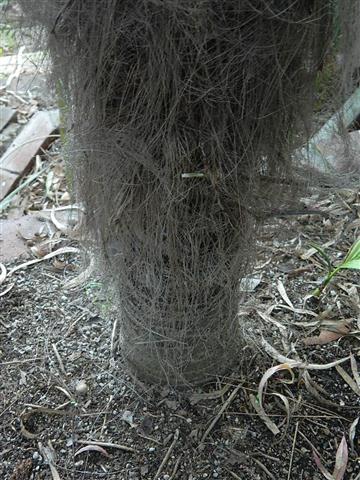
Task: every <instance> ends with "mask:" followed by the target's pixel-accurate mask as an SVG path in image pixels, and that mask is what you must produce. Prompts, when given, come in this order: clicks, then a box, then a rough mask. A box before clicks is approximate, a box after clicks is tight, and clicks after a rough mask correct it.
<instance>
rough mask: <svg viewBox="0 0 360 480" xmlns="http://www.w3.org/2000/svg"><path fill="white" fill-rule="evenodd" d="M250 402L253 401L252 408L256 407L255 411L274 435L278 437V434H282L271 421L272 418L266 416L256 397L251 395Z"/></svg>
mask: <svg viewBox="0 0 360 480" xmlns="http://www.w3.org/2000/svg"><path fill="white" fill-rule="evenodd" d="M250 401H251V404H252V406H253V407H254V410H255V411H256V413H257V414H258V415H259V417H260V418H261V420H262V421H263V422H264V423H265V425H266V426H267V427H268V429H269V430H270V431H271V432H272V433H273V434H274V435H277V434H278V433H280V430H279V429H278V427H277V426H276V425H275V423H274V422H273V421H272V420H271V419H270V417H269V416H268V415H267V414H266V412H265V410H264V408H263V407H262V406H261V405H260V403H259V402H258V401H257V399H256V397H255V396H254V395H253V394H251V395H250Z"/></svg>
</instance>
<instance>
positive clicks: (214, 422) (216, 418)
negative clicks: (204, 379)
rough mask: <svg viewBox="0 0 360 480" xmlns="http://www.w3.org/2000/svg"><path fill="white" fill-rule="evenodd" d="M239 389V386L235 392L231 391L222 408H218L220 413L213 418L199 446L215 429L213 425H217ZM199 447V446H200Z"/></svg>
mask: <svg viewBox="0 0 360 480" xmlns="http://www.w3.org/2000/svg"><path fill="white" fill-rule="evenodd" d="M240 388H241V385H238V386H237V387H236V388H235V390H233V392H232V393H231V395H230V396H229V398H228V399H227V400H226V402H225V403H224V404H223V406H222V407H221V408H220V411H219V413H218V414H217V415H216V417H215V418H214V420H213V421H212V422H211V423H210V425H209V427H208V428H207V430H206V432H205V433H204V435H203V436H202V439H201V441H200V445H202V444H203V443H204V441H205V439H206V438H207V436H208V435H209V433H210V432H211V430H212V429H213V428H214V427H215V425H216V424H217V422H218V421H219V419H220V417H221V415H222V414H223V413H224V411H225V410H226V409H227V408H228V406H229V405H230V403H231V402H232V401H233V400H234V398H235V396H236V394H237V392H238V391H239V390H240ZM200 445H199V446H200Z"/></svg>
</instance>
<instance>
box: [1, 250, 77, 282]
mask: <svg viewBox="0 0 360 480" xmlns="http://www.w3.org/2000/svg"><path fill="white" fill-rule="evenodd" d="M79 251H80V250H79V249H78V248H75V247H63V248H59V249H58V250H56V251H55V252H51V253H49V254H48V255H45V257H42V258H37V259H35V260H29V261H28V262H25V263H21V264H20V265H17V266H16V267H14V268H12V269H11V270H10V271H9V273H8V276H10V275H12V274H13V273H14V272H17V271H18V270H21V269H22V268H26V267H29V266H30V265H35V264H36V263H39V262H42V261H44V260H49V259H50V258H53V257H56V256H57V255H64V254H65V253H78V252H79Z"/></svg>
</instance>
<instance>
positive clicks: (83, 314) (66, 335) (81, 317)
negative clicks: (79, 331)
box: [64, 312, 88, 338]
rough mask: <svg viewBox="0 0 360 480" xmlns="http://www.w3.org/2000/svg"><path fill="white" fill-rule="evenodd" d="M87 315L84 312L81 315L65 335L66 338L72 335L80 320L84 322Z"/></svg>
mask: <svg viewBox="0 0 360 480" xmlns="http://www.w3.org/2000/svg"><path fill="white" fill-rule="evenodd" d="M87 314H88V313H87V312H83V313H81V314H80V315H79V317H78V318H77V319H76V320H75V321H74V322H73V323H72V324H71V325H70V327H69V328H68V330H67V332H66V333H65V335H64V338H66V337H68V336H69V335H71V333H72V332H73V331H74V328H75V325H77V324H78V323H79V322H80V320H82V319H83V318H84V317H86V315H87Z"/></svg>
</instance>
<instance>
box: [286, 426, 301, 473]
mask: <svg viewBox="0 0 360 480" xmlns="http://www.w3.org/2000/svg"><path fill="white" fill-rule="evenodd" d="M298 430H299V422H296V427H295V433H294V439H293V444H292V449H291V456H290V464H289V472H288V476H287V480H290V478H291V469H292V465H293V460H294V452H295V445H296V438H297V434H298Z"/></svg>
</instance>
